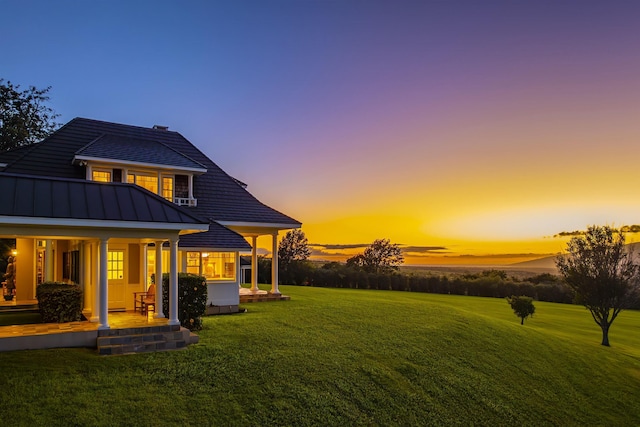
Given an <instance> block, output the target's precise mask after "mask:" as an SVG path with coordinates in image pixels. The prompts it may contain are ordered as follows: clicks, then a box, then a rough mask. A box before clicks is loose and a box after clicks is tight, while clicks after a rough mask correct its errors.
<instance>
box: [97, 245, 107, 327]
mask: <svg viewBox="0 0 640 427" xmlns="http://www.w3.org/2000/svg"><path fill="white" fill-rule="evenodd" d="M108 242H109V239H105V238H102V239H100V283H99V284H98V286H99V287H100V313H99V317H100V326H98V329H109V307H108V305H109V304H108V303H109V294H108V288H109V276H108V274H107V253H108V251H109V245H108Z"/></svg>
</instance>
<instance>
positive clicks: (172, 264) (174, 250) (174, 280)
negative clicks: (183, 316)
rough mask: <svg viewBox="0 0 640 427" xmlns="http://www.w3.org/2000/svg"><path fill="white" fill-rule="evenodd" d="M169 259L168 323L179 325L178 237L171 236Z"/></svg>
mask: <svg viewBox="0 0 640 427" xmlns="http://www.w3.org/2000/svg"><path fill="white" fill-rule="evenodd" d="M169 242H170V243H171V255H170V261H169V325H179V324H180V320H178V238H177V237H172V238H171V239H170V240H169Z"/></svg>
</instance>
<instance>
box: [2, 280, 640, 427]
mask: <svg viewBox="0 0 640 427" xmlns="http://www.w3.org/2000/svg"><path fill="white" fill-rule="evenodd" d="M281 290H282V292H283V293H285V294H287V295H290V296H291V297H292V299H291V301H288V302H277V303H262V304H248V305H245V306H244V307H245V308H247V309H248V312H247V313H244V314H237V315H231V316H215V317H208V318H206V320H205V329H204V330H203V331H201V332H199V335H200V343H199V344H197V345H194V346H191V347H189V348H188V349H187V350H185V351H177V352H167V353H154V354H141V355H133V356H113V357H99V356H97V355H96V354H95V351H94V350H89V349H86V350H84V349H61V350H43V351H22V352H13V353H0V366H2V367H3V369H2V374H0V392H1V396H2V405H1V406H0V420H1V422H2V424H3V425H7V426H9V425H48V426H52V425H136V426H144V425H194V426H202V425H265V426H266V425H296V426H300V425H451V424H462V425H471V424H477V425H492V426H495V425H505V426H507V425H508V426H513V425H640V313H639V312H630V311H628V312H623V313H622V314H621V315H620V317H619V318H618V319H617V320H616V322H615V323H614V325H613V327H612V329H611V333H610V339H611V345H612V347H611V348H605V347H602V346H600V338H601V337H600V331H599V329H598V327H597V326H596V325H595V323H594V322H593V320H592V319H591V317H590V315H589V313H588V312H587V311H586V310H585V309H584V308H583V307H579V306H568V305H560V304H551V303H539V302H537V303H535V304H536V314H535V316H534V317H533V318H532V319H530V320H527V321H526V322H525V324H524V326H521V325H520V320H519V319H518V318H517V317H516V316H515V315H514V314H513V312H512V311H511V309H510V307H509V306H508V304H507V302H506V301H505V300H501V299H488V298H474V297H463V296H449V295H431V294H417V293H403V292H391V291H364V290H347V289H322V288H304V287H288V286H283V287H282V288H281Z"/></svg>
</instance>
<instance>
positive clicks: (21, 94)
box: [0, 79, 59, 151]
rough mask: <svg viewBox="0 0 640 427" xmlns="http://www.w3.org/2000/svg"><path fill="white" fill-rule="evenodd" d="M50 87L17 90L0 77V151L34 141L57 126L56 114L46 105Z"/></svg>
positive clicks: (44, 136)
mask: <svg viewBox="0 0 640 427" xmlns="http://www.w3.org/2000/svg"><path fill="white" fill-rule="evenodd" d="M49 90H51V86H48V87H46V88H44V89H37V88H36V87H35V86H29V89H24V90H20V85H14V84H13V83H11V82H10V81H7V82H6V83H5V80H4V79H0V151H6V150H11V149H13V148H17V147H22V146H24V145H30V144H34V143H36V142H38V141H40V140H42V139H44V138H46V137H47V136H48V135H49V134H51V132H53V131H54V130H56V129H57V127H58V126H59V124H58V123H56V122H54V120H55V119H56V117H58V116H59V115H58V114H55V113H54V111H53V110H52V109H51V108H50V107H48V106H47V105H46V102H47V101H49V95H48V93H49Z"/></svg>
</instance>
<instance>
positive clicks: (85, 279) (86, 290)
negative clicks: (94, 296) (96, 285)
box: [80, 241, 93, 312]
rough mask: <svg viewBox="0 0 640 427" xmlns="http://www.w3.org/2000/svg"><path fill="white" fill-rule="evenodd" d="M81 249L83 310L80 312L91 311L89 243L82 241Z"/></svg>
mask: <svg viewBox="0 0 640 427" xmlns="http://www.w3.org/2000/svg"><path fill="white" fill-rule="evenodd" d="M80 246H81V247H82V252H81V258H82V262H81V263H80V264H81V265H82V275H81V277H82V283H83V284H82V294H83V296H84V309H83V310H82V311H85V312H88V311H91V291H92V289H93V287H92V286H91V243H89V242H87V241H84V242H82V243H81V244H80Z"/></svg>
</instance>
